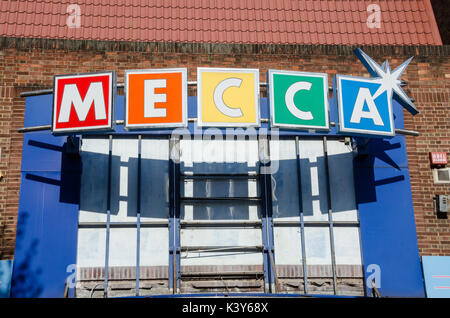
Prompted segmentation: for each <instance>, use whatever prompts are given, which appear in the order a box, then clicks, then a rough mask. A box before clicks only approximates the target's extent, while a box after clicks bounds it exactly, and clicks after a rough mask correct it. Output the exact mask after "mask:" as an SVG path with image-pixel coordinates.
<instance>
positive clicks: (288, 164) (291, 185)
mask: <svg viewBox="0 0 450 318" xmlns="http://www.w3.org/2000/svg"><path fill="white" fill-rule="evenodd" d="M270 154H271V159H272V165H274V166H276V167H278V169H276V170H275V171H273V172H272V207H273V208H272V211H273V217H274V219H275V220H299V218H300V217H299V213H300V206H299V204H300V202H299V192H298V190H299V189H298V174H297V160H296V149H295V140H293V139H281V140H279V141H275V140H271V141H270ZM275 158H277V159H278V162H276V163H275V161H274V160H275Z"/></svg>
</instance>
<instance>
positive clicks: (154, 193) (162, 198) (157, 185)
mask: <svg viewBox="0 0 450 318" xmlns="http://www.w3.org/2000/svg"><path fill="white" fill-rule="evenodd" d="M141 155H142V163H141V182H142V190H141V220H142V221H148V220H165V219H167V218H168V217H169V141H168V139H142V153H141Z"/></svg>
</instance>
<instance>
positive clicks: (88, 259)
mask: <svg viewBox="0 0 450 318" xmlns="http://www.w3.org/2000/svg"><path fill="white" fill-rule="evenodd" d="M105 248H106V229H105V228H102V229H87V228H86V229H79V230H78V248H77V267H98V266H100V267H102V266H103V267H104V266H105Z"/></svg>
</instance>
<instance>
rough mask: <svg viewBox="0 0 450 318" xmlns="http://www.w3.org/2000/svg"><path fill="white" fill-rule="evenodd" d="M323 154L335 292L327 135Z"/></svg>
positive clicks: (334, 259)
mask: <svg viewBox="0 0 450 318" xmlns="http://www.w3.org/2000/svg"><path fill="white" fill-rule="evenodd" d="M323 156H324V159H325V176H326V184H327V202H328V222H329V229H330V247H331V268H332V271H333V291H334V294H335V295H336V294H337V287H336V253H335V248H334V235H333V233H334V231H333V209H332V207H331V188H330V171H329V168H328V145H327V137H326V136H323Z"/></svg>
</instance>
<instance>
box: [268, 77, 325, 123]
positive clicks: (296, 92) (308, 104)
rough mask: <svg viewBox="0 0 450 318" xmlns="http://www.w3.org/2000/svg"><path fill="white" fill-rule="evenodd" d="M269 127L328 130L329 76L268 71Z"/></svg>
mask: <svg viewBox="0 0 450 318" xmlns="http://www.w3.org/2000/svg"><path fill="white" fill-rule="evenodd" d="M269 89H270V92H269V97H270V110H271V123H272V126H278V127H286V128H299V129H329V122H328V76H327V74H322V73H304V72H288V71H275V70H269Z"/></svg>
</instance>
